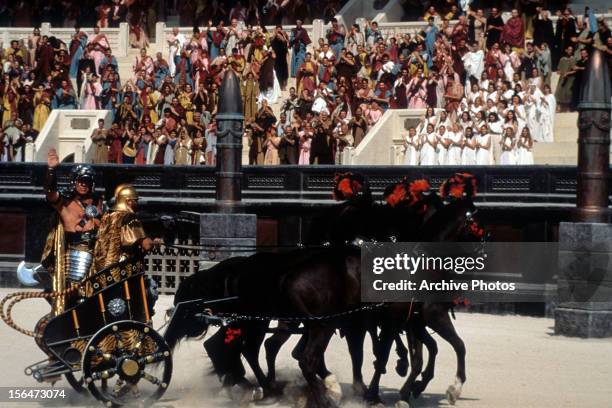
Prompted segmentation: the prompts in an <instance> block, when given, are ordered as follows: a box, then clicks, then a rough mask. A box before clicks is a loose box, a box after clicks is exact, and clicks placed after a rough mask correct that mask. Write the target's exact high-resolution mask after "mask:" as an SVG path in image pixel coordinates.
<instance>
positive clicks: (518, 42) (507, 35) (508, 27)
mask: <svg viewBox="0 0 612 408" xmlns="http://www.w3.org/2000/svg"><path fill="white" fill-rule="evenodd" d="M501 42H502V43H507V44H510V45H511V46H513V47H519V48H523V47H524V46H525V30H524V29H523V20H522V19H521V18H520V17H512V18H510V20H508V21H506V24H505V25H504V28H503V30H502V33H501Z"/></svg>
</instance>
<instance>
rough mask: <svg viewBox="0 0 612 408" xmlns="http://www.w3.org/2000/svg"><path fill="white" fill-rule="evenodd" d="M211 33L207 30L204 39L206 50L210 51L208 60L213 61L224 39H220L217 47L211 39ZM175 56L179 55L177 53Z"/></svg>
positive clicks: (223, 43) (223, 45) (222, 46)
mask: <svg viewBox="0 0 612 408" xmlns="http://www.w3.org/2000/svg"><path fill="white" fill-rule="evenodd" d="M212 33H213V32H212V31H211V30H208V33H207V38H206V40H207V41H208V50H209V51H210V60H211V61H214V59H215V58H217V57H218V56H219V50H220V49H221V48H225V40H223V41H221V44H219V47H217V46H216V45H215V43H214V41H213V36H212ZM177 57H180V56H179V55H177Z"/></svg>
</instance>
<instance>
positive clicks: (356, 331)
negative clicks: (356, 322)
mask: <svg viewBox="0 0 612 408" xmlns="http://www.w3.org/2000/svg"><path fill="white" fill-rule="evenodd" d="M345 334H346V344H347V346H348V349H349V355H350V356H351V363H352V365H353V391H354V392H355V395H357V396H359V397H363V396H364V395H365V393H366V391H367V387H366V385H365V383H364V382H363V375H362V374H361V367H362V366H363V342H364V340H365V334H366V329H365V327H359V326H356V327H349V328H347V329H346V330H345Z"/></svg>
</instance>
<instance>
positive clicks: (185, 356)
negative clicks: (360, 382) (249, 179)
mask: <svg viewBox="0 0 612 408" xmlns="http://www.w3.org/2000/svg"><path fill="white" fill-rule="evenodd" d="M10 292H11V290H9V289H0V295H1V296H2V297H3V296H4V295H6V294H7V293H10ZM170 304H171V298H170V297H162V298H161V299H160V301H159V302H158V304H157V305H156V310H157V311H158V314H157V316H156V318H155V320H156V321H155V327H159V326H160V325H161V319H162V314H163V313H161V311H163V310H165V309H166V308H167V307H168V306H169V305H170ZM47 310H48V306H47V305H46V304H45V303H44V302H43V301H40V300H30V301H24V302H23V303H21V304H20V305H18V306H17V308H16V309H15V313H14V317H15V320H16V321H17V322H19V323H20V324H21V325H23V326H24V327H32V326H33V324H34V322H35V321H36V320H37V319H38V318H39V317H40V316H42V315H43V314H44V313H45V312H46V311H47ZM455 323H456V326H457V329H458V331H459V333H460V335H461V336H462V337H463V339H464V341H465V343H466V347H467V377H468V379H467V383H466V384H465V386H464V388H463V395H462V396H461V398H460V399H459V401H458V402H457V404H456V406H457V407H460V408H463V407H470V408H471V407H475V408H478V407H486V408H493V407H494V408H503V407H521V408H526V407H538V408H541V407H555V408H559V407H581V408H591V407H602V408H603V407H610V406H612V386H611V384H612V339H604V340H584V339H575V338H567V337H561V336H554V335H553V334H552V326H553V323H554V322H553V320H551V319H544V318H531V317H517V316H493V315H485V314H468V313H458V314H457V321H456V322H455ZM294 337H295V336H294ZM435 338H436V340H437V341H438V346H439V353H438V360H437V361H438V363H437V367H436V368H437V369H436V376H435V378H434V380H433V381H432V382H431V383H430V385H429V387H428V389H427V390H426V391H425V394H424V395H422V396H421V397H420V398H419V399H418V400H415V401H413V402H412V404H411V405H412V407H416V408H418V407H447V406H450V405H449V404H448V402H447V401H446V399H445V391H446V389H447V387H448V385H449V384H451V383H452V381H453V378H454V371H455V355H454V352H453V350H452V349H451V347H450V346H449V345H448V344H447V343H446V342H444V340H442V339H441V338H440V337H438V336H435ZM295 341H296V339H295V338H294V339H292V340H291V344H294V342H295ZM369 350H371V349H370V346H369V344H367V345H366V353H368V354H367V355H366V363H365V364H364V377H365V378H366V379H369V378H370V376H371V374H372V364H371V360H372V358H371V357H372V356H371V354H370V353H369ZM290 352H291V347H290V346H289V345H287V346H285V347H284V348H283V349H282V350H281V354H280V356H279V360H278V366H279V370H278V377H279V380H285V381H290V382H293V383H294V384H297V383H299V382H300V381H301V379H300V371H299V368H298V366H297V363H296V362H295V361H294V360H293V359H292V358H291V357H290ZM260 357H261V361H262V364H263V362H264V356H263V353H262V355H261V356H260ZM42 358H44V355H43V354H42V352H41V351H40V350H39V349H38V348H37V346H36V345H35V344H34V341H33V339H31V338H28V337H26V336H24V335H22V334H20V333H18V332H16V331H13V330H12V329H11V328H9V327H8V326H6V325H5V324H4V323H0V361H1V362H2V368H3V369H2V370H1V371H0V387H33V386H43V387H46V386H48V384H38V383H37V382H36V381H35V380H34V379H33V378H31V377H27V376H25V375H24V373H23V368H24V367H25V366H26V365H29V364H31V363H34V362H35V361H38V360H40V359H42ZM326 361H327V364H328V367H329V369H330V370H331V371H332V372H334V373H335V374H336V375H337V377H338V379H339V380H340V382H341V384H342V388H343V391H344V394H345V397H344V399H343V402H342V406H346V407H360V406H363V404H362V403H361V402H360V401H359V400H356V399H353V398H351V397H350V392H351V386H350V383H351V379H352V377H351V365H350V360H349V356H348V352H347V349H346V345H345V343H344V340H342V339H341V338H340V337H338V336H334V338H333V339H332V341H331V344H330V348H329V349H328V351H327V353H326ZM391 363H392V364H391V365H394V364H395V357H392V359H391ZM391 365H390V367H389V368H390V369H389V371H388V374H387V375H385V376H384V377H383V379H382V382H381V383H382V385H383V388H382V397H383V400H384V401H385V404H386V405H387V406H393V405H394V404H395V402H396V401H397V399H398V393H397V390H398V389H399V387H400V386H401V384H402V383H403V379H402V378H400V377H398V376H397V375H396V374H395V372H394V370H393V368H392V366H391ZM209 372H210V362H209V361H208V359H207V356H206V354H205V353H204V349H203V347H202V343H201V341H200V342H198V341H187V342H183V343H181V345H180V346H179V348H178V349H177V350H176V351H175V354H174V370H173V378H172V382H171V384H170V387H169V389H168V391H167V392H166V394H165V395H164V397H163V398H162V399H161V400H160V401H159V402H158V403H157V404H156V405H155V406H158V407H167V408H171V407H174V408H178V407H206V408H208V407H211V408H212V407H228V408H229V407H236V406H239V404H238V402H236V401H232V400H231V399H230V398H229V397H228V396H227V394H226V393H225V392H222V390H221V388H220V386H219V383H218V380H217V378H216V377H215V376H213V375H209V374H208V373H209ZM56 386H61V387H67V386H68V384H67V383H65V382H64V381H62V382H59V383H57V384H56ZM290 388H291V387H290ZM293 389H297V386H296V387H294V388H293ZM0 390H2V388H0ZM5 391H6V390H5ZM5 391H4V392H5ZM66 405H70V406H100V405H98V404H97V403H96V402H95V401H94V400H93V399H86V398H81V397H79V398H78V399H77V398H71V399H70V400H69V401H61V402H60V401H57V402H51V403H50V402H47V406H66ZM252 405H254V404H252ZM291 405H292V402H291V399H290V398H287V399H284V400H281V401H276V402H274V401H273V402H268V401H267V402H266V405H265V406H269V407H288V406H291ZM4 406H17V404H11V403H7V402H0V407H4ZM20 406H34V407H35V406H40V405H38V404H36V403H28V404H24V403H22V404H21V405H20Z"/></svg>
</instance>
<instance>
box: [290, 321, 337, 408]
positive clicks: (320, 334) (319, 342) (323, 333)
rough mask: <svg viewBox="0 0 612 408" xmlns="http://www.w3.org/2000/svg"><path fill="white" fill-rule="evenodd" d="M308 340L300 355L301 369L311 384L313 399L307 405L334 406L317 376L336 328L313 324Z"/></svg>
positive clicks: (310, 397)
mask: <svg viewBox="0 0 612 408" xmlns="http://www.w3.org/2000/svg"><path fill="white" fill-rule="evenodd" d="M307 331H308V336H307V337H306V338H307V340H306V341H305V347H304V352H303V353H302V355H301V356H300V361H299V365H300V369H301V370H302V374H303V375H304V378H305V379H306V382H307V383H308V386H309V394H310V395H309V397H308V400H309V401H311V402H310V404H307V406H315V407H320V408H326V407H334V406H336V405H337V404H334V402H333V401H331V400H330V399H329V398H328V397H327V390H326V388H325V386H324V384H323V382H321V381H320V380H319V378H318V377H317V371H318V370H319V369H320V368H321V360H322V359H323V355H324V353H325V349H326V348H327V345H328V344H329V341H330V339H331V337H332V335H333V334H334V328H333V327H329V326H320V325H314V324H313V325H311V326H310V327H309V328H308V329H307Z"/></svg>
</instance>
